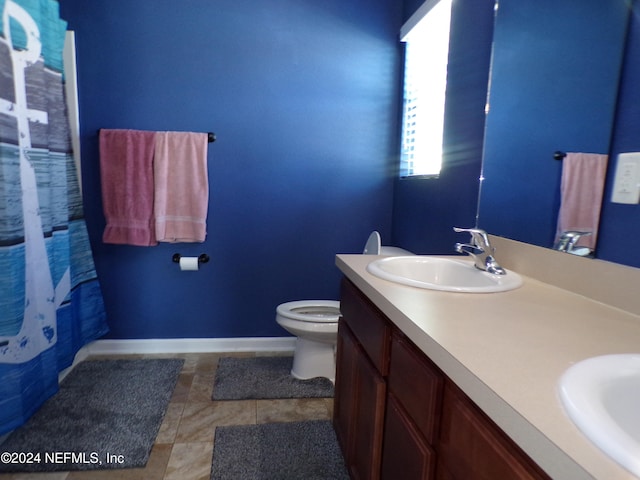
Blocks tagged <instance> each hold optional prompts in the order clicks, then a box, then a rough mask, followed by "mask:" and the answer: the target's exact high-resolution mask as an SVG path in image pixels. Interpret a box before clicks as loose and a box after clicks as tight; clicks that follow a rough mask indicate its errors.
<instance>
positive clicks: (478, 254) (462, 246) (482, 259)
mask: <svg viewBox="0 0 640 480" xmlns="http://www.w3.org/2000/svg"><path fill="white" fill-rule="evenodd" d="M453 231H454V232H458V233H463V232H466V233H470V234H471V241H470V243H456V245H455V249H456V252H458V253H466V254H467V255H470V256H471V257H473V259H474V262H475V263H474V264H475V266H476V268H478V269H480V270H483V271H485V272H489V273H493V274H495V275H505V274H506V273H507V272H506V270H505V269H504V268H502V267H501V266H500V265H499V264H498V262H497V261H496V259H495V258H494V257H493V254H494V253H495V251H496V249H495V248H494V247H492V246H491V243H490V242H489V236H488V235H487V232H485V231H484V230H480V229H479V228H458V227H453Z"/></svg>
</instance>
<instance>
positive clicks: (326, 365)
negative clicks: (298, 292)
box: [276, 300, 340, 382]
mask: <svg viewBox="0 0 640 480" xmlns="http://www.w3.org/2000/svg"><path fill="white" fill-rule="evenodd" d="M339 319H340V302H338V301H336V300H301V301H297V302H287V303H282V304H280V305H278V308H277V309H276V322H278V325H280V326H281V327H282V328H284V329H285V330H286V331H288V332H289V333H291V334H292V335H295V336H296V337H298V338H296V349H295V352H294V354H293V367H292V368H291V375H293V376H294V377H295V378H299V379H301V380H306V379H309V378H314V377H326V378H328V379H329V380H331V381H332V382H333V381H335V376H336V359H335V346H336V340H337V336H338V320H339Z"/></svg>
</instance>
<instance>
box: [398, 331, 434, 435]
mask: <svg viewBox="0 0 640 480" xmlns="http://www.w3.org/2000/svg"><path fill="white" fill-rule="evenodd" d="M443 382H444V375H443V374H442V373H441V372H440V370H439V369H438V368H437V367H436V366H435V365H434V364H433V363H432V362H431V361H430V360H429V359H428V358H427V357H426V355H425V354H424V353H422V352H421V351H420V350H418V348H417V347H416V346H415V345H414V344H413V343H412V342H411V341H410V340H409V339H407V338H406V337H405V336H404V335H402V334H400V333H399V332H394V333H393V336H392V341H391V361H390V366H389V378H388V379H387V384H388V386H389V391H390V392H391V393H393V395H394V396H395V398H396V399H397V400H398V402H399V403H400V405H402V407H403V408H404V411H405V412H406V413H407V415H408V416H409V418H410V419H411V420H412V421H413V422H414V423H415V425H416V427H417V428H418V431H420V433H422V435H424V438H425V439H426V440H427V442H428V443H429V444H430V445H433V444H434V442H435V441H436V438H437V436H438V427H439V417H440V408H441V401H442V400H441V397H442V385H443Z"/></svg>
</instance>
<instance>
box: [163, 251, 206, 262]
mask: <svg viewBox="0 0 640 480" xmlns="http://www.w3.org/2000/svg"><path fill="white" fill-rule="evenodd" d="M181 257H182V255H180V254H179V253H174V254H173V257H171V259H172V260H173V263H180V258H181ZM208 261H209V255H207V254H206V253H202V254H200V256H198V263H207V262H208Z"/></svg>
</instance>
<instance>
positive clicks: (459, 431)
mask: <svg viewBox="0 0 640 480" xmlns="http://www.w3.org/2000/svg"><path fill="white" fill-rule="evenodd" d="M441 421H442V425H441V430H440V442H439V447H438V456H439V462H442V466H443V467H444V469H446V471H447V473H448V475H441V474H440V473H439V477H440V478H455V479H458V480H472V479H478V480H494V479H498V478H508V479H513V480H534V479H535V480H543V479H549V477H548V476H547V475H546V474H545V473H544V472H543V471H542V470H540V468H539V467H538V466H537V465H536V464H535V463H534V462H533V461H532V460H531V459H530V458H529V457H528V456H527V455H526V454H525V453H524V452H523V451H522V450H521V449H520V448H519V447H518V446H517V445H516V444H515V443H514V442H513V441H512V440H511V439H509V438H508V437H507V436H506V435H505V434H504V433H503V432H502V431H501V430H500V429H499V427H498V426H496V425H495V424H494V423H493V422H492V421H491V420H490V419H489V418H487V417H486V415H485V414H484V413H483V412H482V411H481V410H480V409H479V408H478V407H477V406H476V405H475V404H474V403H473V402H471V400H469V399H468V398H467V397H466V396H465V395H464V394H463V393H462V392H460V391H459V389H458V388H457V387H455V386H454V385H452V384H451V383H450V382H446V383H445V386H444V396H443V409H442V420H441ZM443 473H444V472H443ZM449 475H450V476H449Z"/></svg>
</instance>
